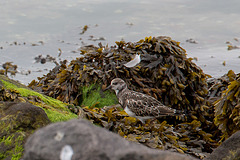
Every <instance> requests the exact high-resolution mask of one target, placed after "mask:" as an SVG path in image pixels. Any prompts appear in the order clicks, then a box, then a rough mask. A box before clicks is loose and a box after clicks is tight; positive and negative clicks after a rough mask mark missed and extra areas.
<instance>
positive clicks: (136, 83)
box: [29, 36, 208, 122]
mask: <svg viewBox="0 0 240 160" xmlns="http://www.w3.org/2000/svg"><path fill="white" fill-rule="evenodd" d="M81 54H83V55H84V56H82V57H80V58H77V59H75V60H72V61H71V62H70V64H69V65H67V63H66V61H64V62H62V63H61V64H60V65H58V66H56V67H55V68H54V69H53V70H51V71H50V72H49V73H48V74H47V75H45V76H43V77H41V78H38V81H35V80H34V81H32V82H31V83H30V84H29V87H31V88H33V89H36V90H39V91H41V92H43V93H44V94H46V95H48V96H51V97H53V98H56V99H58V100H61V101H63V102H67V103H70V104H75V105H81V101H82V96H83V91H82V90H81V89H82V87H83V86H89V85H91V84H101V85H102V88H104V87H106V85H108V84H109V83H110V81H111V80H112V79H113V78H115V77H119V78H122V79H123V80H125V82H126V83H127V85H128V87H129V88H130V89H132V90H135V91H139V92H143V93H145V94H148V95H151V96H153V97H155V98H156V99H158V100H159V101H161V102H163V103H164V104H165V105H167V106H171V107H173V108H176V109H180V110H185V111H188V112H191V117H190V119H200V120H201V121H202V122H204V121H206V120H205V118H204V115H206V114H207V110H208V107H207V106H206V105H205V98H206V97H207V94H208V89H207V82H206V78H207V77H208V76H207V75H206V74H204V73H203V72H202V70H201V69H200V68H199V67H198V66H197V65H196V64H195V63H193V62H192V61H191V60H192V59H191V58H187V57H186V51H185V50H184V49H183V48H181V47H180V46H179V42H176V41H174V40H172V39H171V38H169V37H163V36H160V37H153V38H152V37H146V38H145V40H143V39H142V40H140V41H138V42H135V43H131V42H128V43H126V42H124V41H120V42H116V45H115V46H112V47H108V46H102V45H101V44H99V47H96V46H86V47H82V48H81ZM136 55H140V57H141V61H140V63H138V64H136V65H135V66H134V67H126V65H125V64H126V63H127V62H129V61H131V60H132V59H133V57H134V56H136Z"/></svg>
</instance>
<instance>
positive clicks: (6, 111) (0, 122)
mask: <svg viewBox="0 0 240 160" xmlns="http://www.w3.org/2000/svg"><path fill="white" fill-rule="evenodd" d="M49 122H50V121H49V119H48V117H47V115H46V113H45V112H44V111H43V109H41V108H39V107H36V106H34V105H32V104H30V103H15V102H0V159H5V160H7V159H20V158H21V157H22V154H23V153H22V152H23V144H24V143H25V141H26V139H27V138H28V136H29V135H30V134H32V132H33V131H34V130H36V129H37V128H40V127H43V126H45V125H47V124H48V123H49Z"/></svg>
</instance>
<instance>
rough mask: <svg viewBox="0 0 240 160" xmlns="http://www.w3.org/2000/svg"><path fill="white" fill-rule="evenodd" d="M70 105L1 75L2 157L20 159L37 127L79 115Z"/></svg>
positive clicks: (0, 142)
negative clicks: (74, 112)
mask: <svg viewBox="0 0 240 160" xmlns="http://www.w3.org/2000/svg"><path fill="white" fill-rule="evenodd" d="M67 105H68V104H66V103H63V102H61V101H58V100H56V99H53V98H51V97H48V96H45V95H42V94H40V93H38V92H35V91H33V90H31V89H30V88H28V87H26V86H24V85H22V84H20V83H18V82H16V81H13V80H11V79H9V78H7V77H5V76H2V75H0V159H6V160H8V159H12V160H18V159H20V158H21V157H22V154H23V144H24V143H25V141H26V139H27V137H28V136H29V135H30V134H32V133H33V132H34V131H35V130H36V129H38V128H40V127H43V126H45V125H47V124H49V123H51V122H52V123H53V122H59V121H67V120H69V119H73V118H77V117H78V116H77V115H76V114H73V113H72V112H71V111H70V110H69V109H68V107H67Z"/></svg>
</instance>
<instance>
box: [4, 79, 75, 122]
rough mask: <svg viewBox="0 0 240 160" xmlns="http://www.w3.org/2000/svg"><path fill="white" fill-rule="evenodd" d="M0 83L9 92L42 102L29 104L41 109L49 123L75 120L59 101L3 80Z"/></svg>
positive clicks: (73, 115)
mask: <svg viewBox="0 0 240 160" xmlns="http://www.w3.org/2000/svg"><path fill="white" fill-rule="evenodd" d="M1 81H2V83H3V85H4V87H5V88H6V89H10V90H12V89H14V90H16V91H18V92H19V93H20V95H21V96H23V97H29V96H36V97H38V99H40V100H41V101H42V102H44V103H43V104H42V103H37V102H36V103H33V102H31V103H33V104H34V105H36V106H38V107H41V108H43V109H44V111H45V112H46V114H47V116H48V118H49V119H50V121H51V122H60V121H67V120H70V119H73V118H77V115H76V114H73V113H72V112H70V111H69V109H68V108H67V107H65V106H66V104H65V103H63V102H61V101H59V100H56V99H54V98H51V97H48V96H45V95H42V94H40V93H38V92H35V91H33V90H30V89H27V88H22V87H18V86H17V85H15V84H12V83H9V82H7V81H5V80H1Z"/></svg>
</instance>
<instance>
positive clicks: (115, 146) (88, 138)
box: [24, 120, 194, 160]
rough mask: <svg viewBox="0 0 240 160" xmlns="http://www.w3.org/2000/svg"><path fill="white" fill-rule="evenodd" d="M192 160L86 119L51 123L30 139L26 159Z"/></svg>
mask: <svg viewBox="0 0 240 160" xmlns="http://www.w3.org/2000/svg"><path fill="white" fill-rule="evenodd" d="M39 159H41V160H59V159H60V160H89V159H91V160H127V159H131V160H135V159H136V160H137V159H141V160H157V159H158V160H163V159H168V160H176V159H178V160H190V159H194V158H192V157H190V156H186V155H184V154H180V153H174V152H169V151H162V150H155V149H150V148H147V147H145V146H143V145H141V144H137V143H134V142H130V141H127V140H125V139H123V138H122V137H120V136H119V135H117V134H114V133H112V132H109V131H107V130H105V129H103V128H100V127H97V126H94V125H92V124H91V123H90V122H89V121H86V120H70V121H68V122H60V123H54V124H50V125H48V126H46V127H44V128H42V129H40V130H38V131H36V132H35V133H34V134H33V135H31V136H30V137H29V139H28V140H27V142H26V144H25V153H24V160H39Z"/></svg>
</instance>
